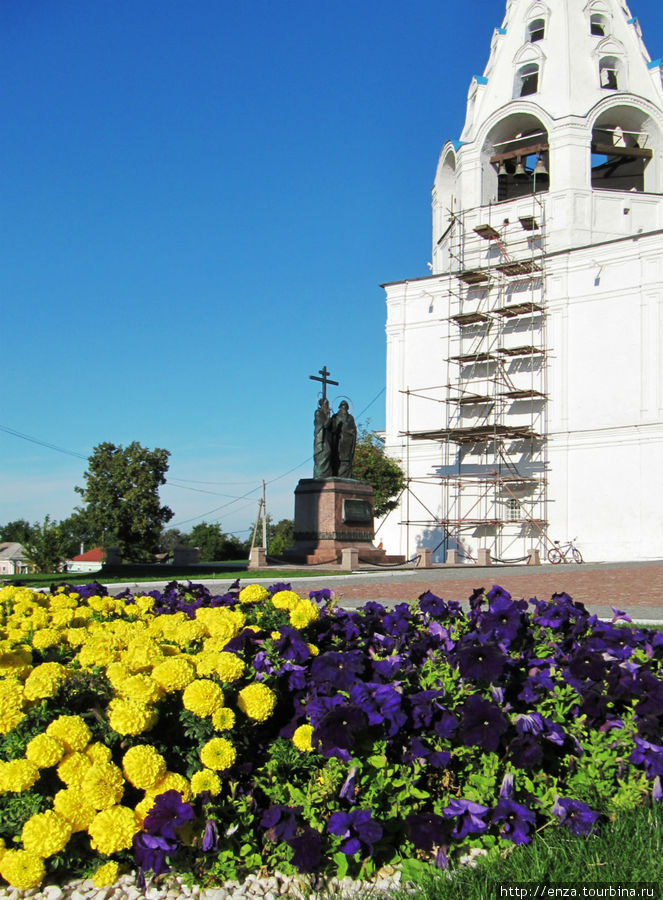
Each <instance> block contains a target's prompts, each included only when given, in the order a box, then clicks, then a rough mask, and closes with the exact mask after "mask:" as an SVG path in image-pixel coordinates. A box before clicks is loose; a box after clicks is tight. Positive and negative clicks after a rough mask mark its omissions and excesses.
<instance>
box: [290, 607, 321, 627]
mask: <svg viewBox="0 0 663 900" xmlns="http://www.w3.org/2000/svg"><path fill="white" fill-rule="evenodd" d="M319 615H320V613H319V612H318V607H317V606H316V605H315V603H312V602H311V601H310V600H300V601H299V603H298V604H297V606H295V608H294V609H291V610H290V624H291V625H292V626H293V627H294V628H307V627H308V626H309V625H310V624H311V622H315V620H316V619H317V618H318V616H319Z"/></svg>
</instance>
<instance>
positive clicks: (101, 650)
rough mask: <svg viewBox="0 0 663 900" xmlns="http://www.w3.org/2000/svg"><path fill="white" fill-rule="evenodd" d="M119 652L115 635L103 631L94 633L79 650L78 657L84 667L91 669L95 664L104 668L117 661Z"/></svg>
mask: <svg viewBox="0 0 663 900" xmlns="http://www.w3.org/2000/svg"><path fill="white" fill-rule="evenodd" d="M88 634H89V632H88ZM119 654H120V651H119V648H118V647H117V645H116V643H115V640H114V639H113V635H110V634H107V633H106V634H105V633H103V632H102V633H92V634H91V635H90V636H89V637H88V639H87V641H86V642H85V643H84V644H83V646H82V647H81V649H80V650H79V651H78V657H77V659H78V662H79V663H80V664H81V666H82V667H83V668H84V669H91V668H92V667H93V666H101V667H102V668H103V667H104V666H109V665H110V664H111V663H112V662H115V661H116V660H117V659H118V657H119Z"/></svg>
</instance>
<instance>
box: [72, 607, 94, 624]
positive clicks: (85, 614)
mask: <svg viewBox="0 0 663 900" xmlns="http://www.w3.org/2000/svg"><path fill="white" fill-rule="evenodd" d="M91 618H92V610H91V609H90V608H89V607H88V606H79V607H78V609H77V610H76V612H75V613H74V621H73V622H72V625H84V624H85V623H86V622H89V621H90V619H91Z"/></svg>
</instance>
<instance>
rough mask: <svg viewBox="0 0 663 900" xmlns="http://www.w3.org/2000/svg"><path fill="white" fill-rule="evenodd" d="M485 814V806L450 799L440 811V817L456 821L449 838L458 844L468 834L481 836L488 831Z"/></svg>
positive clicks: (454, 798)
mask: <svg viewBox="0 0 663 900" xmlns="http://www.w3.org/2000/svg"><path fill="white" fill-rule="evenodd" d="M487 812H488V807H487V806H482V805H481V804H480V803H474V802H473V801H472V800H463V799H462V798H460V799H459V798H456V797H452V798H451V800H450V801H449V805H448V806H447V807H445V809H443V810H442V815H443V816H444V817H445V818H447V819H455V820H456V821H455V823H454V828H453V831H452V832H451V837H452V838H453V839H454V840H455V841H459V842H460V841H462V840H463V838H466V837H467V835H468V834H483V833H484V831H487V830H488V823H487V822H486V821H485V819H484V816H485V815H486V813H487Z"/></svg>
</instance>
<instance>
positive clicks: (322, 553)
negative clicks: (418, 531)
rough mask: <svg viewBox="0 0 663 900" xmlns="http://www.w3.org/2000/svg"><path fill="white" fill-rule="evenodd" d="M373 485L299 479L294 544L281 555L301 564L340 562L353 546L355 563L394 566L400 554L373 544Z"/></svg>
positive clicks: (401, 561)
mask: <svg viewBox="0 0 663 900" xmlns="http://www.w3.org/2000/svg"><path fill="white" fill-rule="evenodd" d="M374 537H375V530H374V527H373V488H372V487H371V486H370V484H368V482H366V481H358V480H357V479H355V478H302V479H301V481H300V482H299V484H298V485H297V487H296V488H295V544H294V546H293V547H290V548H289V549H288V550H286V551H285V553H284V554H283V556H284V558H285V559H286V560H287V561H288V562H296V563H304V564H305V565H322V564H324V563H340V562H341V556H342V551H343V550H347V549H349V548H354V549H356V550H357V551H358V554H359V559H358V561H359V563H373V564H383V565H389V564H393V565H398V564H400V563H404V562H405V557H404V556H387V554H386V553H385V551H384V550H381V549H379V548H378V547H375V546H374V545H373V538H374Z"/></svg>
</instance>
